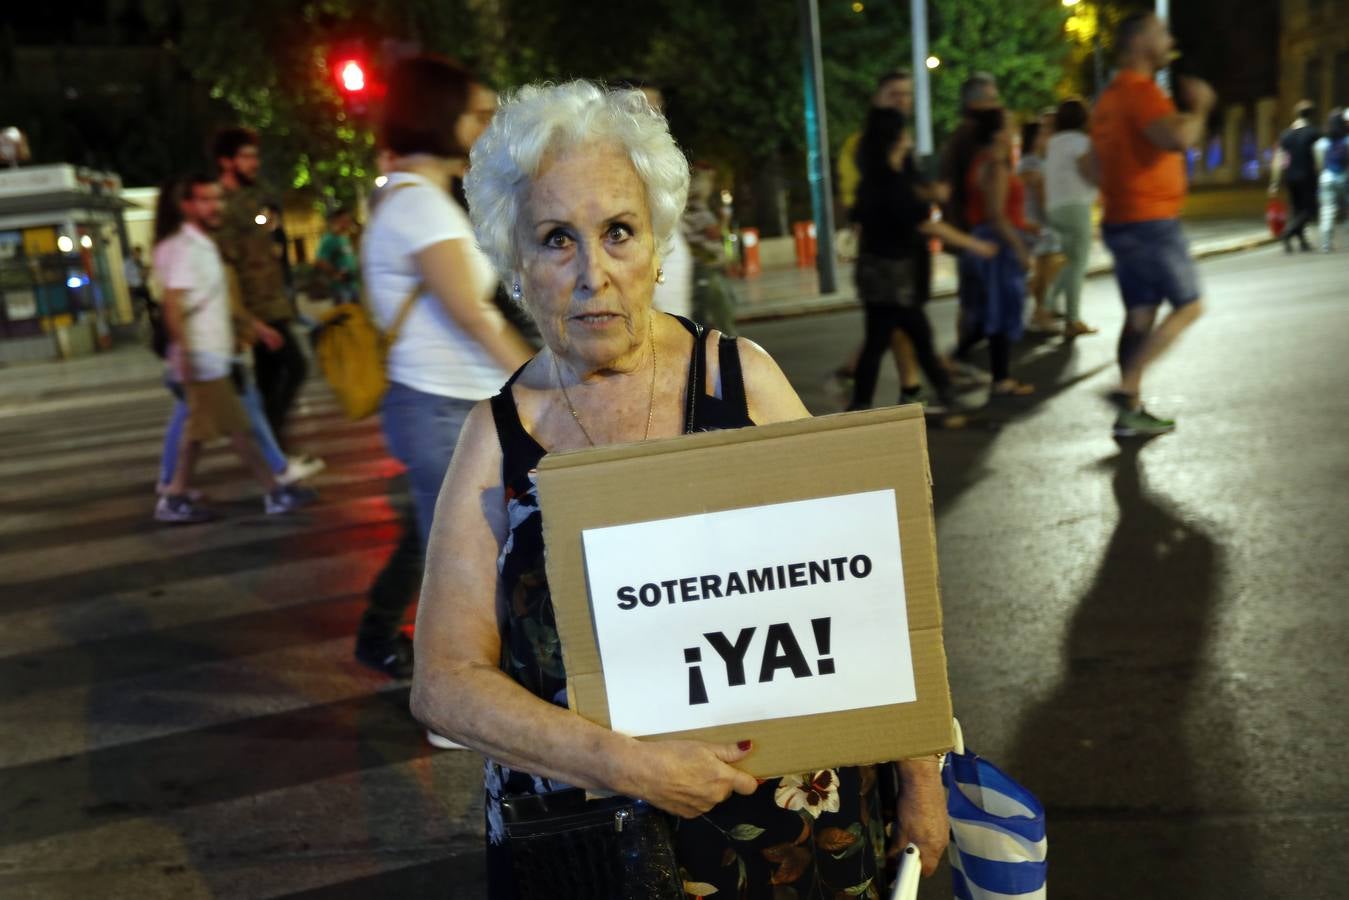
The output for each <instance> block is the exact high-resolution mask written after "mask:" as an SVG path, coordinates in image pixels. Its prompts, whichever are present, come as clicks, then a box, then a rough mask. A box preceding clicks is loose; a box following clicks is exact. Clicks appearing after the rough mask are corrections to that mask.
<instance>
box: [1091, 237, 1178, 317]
mask: <svg viewBox="0 0 1349 900" xmlns="http://www.w3.org/2000/svg"><path fill="white" fill-rule="evenodd" d="M1101 235H1102V237H1104V238H1105V245H1106V246H1107V247H1108V248H1110V254H1111V255H1112V256H1113V257H1115V280H1116V281H1118V282H1119V292H1120V296H1121V297H1122V298H1123V300H1124V306H1125V308H1126V309H1139V308H1144V307H1155V306H1160V305H1161V304H1162V303H1164V302H1168V301H1169V302H1170V303H1171V305H1172V306H1173V307H1176V308H1177V309H1179V308H1180V307H1182V306H1185V305H1186V304H1188V303H1193V302H1194V301H1196V300H1198V299H1199V296H1200V288H1199V271H1198V269H1196V268H1195V265H1194V260H1193V259H1191V258H1190V242H1189V241H1187V240H1186V239H1185V233H1184V232H1183V231H1182V230H1181V227H1180V220H1179V219H1154V220H1152V221H1148V222H1125V223H1122V224H1117V225H1110V224H1105V225H1102V226H1101Z"/></svg>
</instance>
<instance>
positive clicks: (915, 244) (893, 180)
mask: <svg viewBox="0 0 1349 900" xmlns="http://www.w3.org/2000/svg"><path fill="white" fill-rule="evenodd" d="M910 144H911V138H910V133H909V129H908V121H907V119H906V118H905V117H904V114H903V113H901V112H898V111H896V110H893V109H878V108H873V109H872V110H871V111H870V112H869V113H868V115H867V126H866V130H865V131H864V132H863V134H862V139H861V142H860V143H859V145H858V150H857V163H858V168H859V170H860V172H861V176H862V180H861V186H860V188H859V190H858V192H857V197H858V200H857V204H856V206H855V207H854V211H853V219H854V221H855V222H856V223H857V225H858V226H859V227H860V228H861V235H860V237H859V241H858V258H857V266H856V269H855V273H856V275H855V277H856V280H857V296H858V298H859V299H860V300H861V301H862V306H863V309H864V310H865V311H866V337H865V339H864V341H863V344H862V352H861V354H860V355H859V357H858V360H857V371H856V376H855V381H854V383H853V398H852V403H851V405H850V406H849V409H866V408H867V407H869V406H870V405H871V399H872V394H873V393H874V392H875V390H876V377H877V374H878V371H879V369H880V362H881V357H882V356H884V355H885V351H886V350H887V349H888V348H889V347H890V345H891V338H892V336H893V334H894V332H895V331H896V330H898V331H902V332H904V334H905V335H907V336H908V338H909V342H910V343H911V344H912V345H913V349H914V355H915V356H916V358H917V360H918V364H919V366H920V367H921V368H922V370H923V374H924V375H926V376H927V379H928V381H929V382H930V383H931V384H932V388H933V391H934V392H935V393H936V395H937V403H936V404H931V405H929V410H930V411H933V412H945V411H946V410H947V409H949V408H950V406H951V404H952V403H953V402H954V399H955V396H954V392H953V390H952V387H951V378H950V375H949V374H948V373H947V371H946V367H945V366H943V365H942V363H941V361H940V360H939V359H938V358H937V354H936V351H935V350H934V349H933V346H932V326H931V325H930V324H929V323H928V320H927V314H926V313H925V312H924V311H923V307H922V304H921V303H919V302H917V299H916V296H915V289H914V285H915V282H914V278H915V277H916V270H915V255H916V254H918V253H926V252H927V250H926V248H925V247H924V246H923V243H924V241H925V240H926V239H927V238H928V237H938V238H940V239H941V240H943V241H945V242H946V243H947V244H950V245H952V246H954V247H959V248H961V249H964V250H966V251H967V252H970V253H972V254H974V255H976V256H983V257H991V256H993V255H994V254H995V253H996V252H997V248H996V246H994V245H993V244H991V243H989V242H988V241H981V240H976V239H974V238H971V237H970V236H969V235H967V234H965V233H964V232H962V231H959V230H957V229H955V228H953V227H951V226H950V225H947V224H945V223H943V222H931V221H929V217H928V213H929V208H930V204H929V203H928V202H927V201H925V200H923V199H922V198H920V197H919V195H918V192H917V189H916V186H915V185H914V182H913V178H912V177H911V176H910V175H909V174H908V173H907V172H906V171H905V169H904V159H905V157H906V156H907V155H908V152H909V148H910Z"/></svg>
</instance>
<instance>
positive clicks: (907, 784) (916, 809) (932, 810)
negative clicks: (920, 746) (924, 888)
mask: <svg viewBox="0 0 1349 900" xmlns="http://www.w3.org/2000/svg"><path fill="white" fill-rule="evenodd" d="M899 776H900V795H899V827H898V828H896V829H895V842H894V844H893V845H891V847H890V856H897V855H898V854H899V853H900V852H901V851H903V849H904V848H905V847H907V846H908V845H909V844H917V845H918V854H919V857H920V859H921V861H922V864H923V875H924V876H928V875H931V874H932V873H933V872H935V871H937V866H938V865H939V864H940V863H941V856H942V853H944V852H945V851H946V844H947V842H948V841H950V838H951V823H950V820H949V819H948V818H947V816H946V790H945V789H944V788H943V787H942V783H941V765H940V764H939V763H938V762H937V760H936V759H935V758H924V759H908V760H904V761H902V762H900V763H899Z"/></svg>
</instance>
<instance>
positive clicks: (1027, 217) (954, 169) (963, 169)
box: [840, 13, 1344, 438]
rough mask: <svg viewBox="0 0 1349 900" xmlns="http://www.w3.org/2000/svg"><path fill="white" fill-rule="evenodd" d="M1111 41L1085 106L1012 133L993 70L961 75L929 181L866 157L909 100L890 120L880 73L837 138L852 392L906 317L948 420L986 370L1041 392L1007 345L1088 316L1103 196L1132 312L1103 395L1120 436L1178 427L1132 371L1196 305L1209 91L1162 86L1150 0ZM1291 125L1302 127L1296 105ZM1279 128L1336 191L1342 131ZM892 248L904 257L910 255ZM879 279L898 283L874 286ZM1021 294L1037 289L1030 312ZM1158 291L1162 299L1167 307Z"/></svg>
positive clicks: (1085, 329) (1165, 43)
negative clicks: (850, 235) (1108, 61)
mask: <svg viewBox="0 0 1349 900" xmlns="http://www.w3.org/2000/svg"><path fill="white" fill-rule="evenodd" d="M1115 49H1116V53H1117V55H1118V58H1117V66H1118V69H1117V74H1116V75H1115V78H1114V80H1113V81H1112V82H1111V83H1110V84H1109V85H1108V86H1107V87H1106V89H1105V90H1104V91H1103V92H1102V94H1101V96H1100V97H1099V98H1098V99H1097V101H1096V103H1095V104H1094V106H1093V107H1091V108H1088V106H1087V104H1086V103H1085V102H1084V101H1082V100H1080V99H1076V98H1070V99H1068V100H1065V101H1064V102H1063V103H1061V104H1060V105H1059V106H1058V107H1057V108H1054V109H1048V110H1043V111H1041V112H1039V113H1038V114H1037V115H1035V116H1034V117H1032V118H1030V119H1029V120H1028V121H1026V122H1025V123H1024V124H1023V125H1022V126H1021V128H1020V129H1019V132H1018V129H1017V127H1016V120H1015V117H1014V116H1013V115H1012V113H1011V112H1010V111H1008V110H1006V109H1005V108H1004V106H1003V103H1002V99H1001V95H1000V93H999V90H998V85H997V81H996V79H995V78H994V77H993V76H992V75H989V74H986V73H977V74H975V75H974V76H972V77H971V78H969V79H968V80H967V81H966V82H965V84H964V85H963V86H962V88H961V94H960V97H961V105H962V110H961V112H962V116H961V121H960V123H959V125H958V126H957V127H956V128H955V130H954V131H953V133H952V134H951V136H950V139H949V140H948V142H947V144H946V146H945V148H944V149H943V152H942V155H941V160H940V170H939V175H938V180H937V181H936V182H935V183H931V182H927V181H925V180H924V178H923V176H922V175H921V173H920V172H919V171H918V169H917V168H916V167H914V166H913V165H911V164H908V163H897V164H896V166H894V167H887V166H885V165H880V164H876V163H875V161H874V160H875V149H874V148H875V146H876V145H877V143H878V142H879V143H880V144H882V145H883V144H884V143H885V141H886V140H887V139H888V135H889V134H890V133H892V132H894V131H896V129H897V128H898V130H899V131H900V132H903V131H904V129H905V127H906V124H907V122H906V113H907V112H908V110H907V109H904V108H903V107H904V104H902V103H896V104H894V105H893V106H894V109H893V111H892V112H891V113H890V114H889V115H890V116H897V117H898V118H899V122H900V123H901V124H900V125H898V126H896V124H895V122H894V120H893V119H892V118H887V117H886V116H883V115H881V114H880V113H879V112H878V106H879V103H878V101H879V98H883V97H885V96H886V92H887V90H888V89H889V88H890V87H891V85H893V84H894V83H896V81H897V80H899V81H901V83H902V80H904V79H907V75H903V74H898V73H896V74H891V75H887V76H885V77H884V78H882V79H881V81H880V83H879V84H878V86H877V92H876V99H873V102H872V109H871V111H870V112H869V113H868V119H867V126H866V128H865V129H864V131H863V133H862V135H861V137H860V138H859V139H858V140H857V142H856V143H855V145H845V147H844V152H845V154H848V153H851V154H852V157H851V158H847V159H845V160H844V161H843V164H842V166H841V169H840V172H841V176H842V177H841V179H840V180H841V182H842V184H843V185H844V188H845V192H848V193H850V194H852V195H853V196H855V197H856V198H860V199H858V200H856V201H855V202H851V204H850V205H851V209H852V218H853V224H854V228H855V229H860V235H859V238H858V241H859V247H860V248H861V253H860V254H859V258H858V264H857V267H856V269H855V278H856V282H857V292H858V297H859V298H860V299H861V301H862V304H863V308H864V310H865V312H866V339H865V341H864V344H863V352H862V354H861V356H860V358H859V360H858V363H857V366H856V368H855V372H854V377H855V381H854V393H853V400H852V408H864V407H866V406H868V405H870V403H871V400H872V393H873V391H874V385H875V371H876V363H877V361H878V360H879V355H880V353H881V352H882V351H883V349H884V348H885V347H886V346H887V343H888V342H889V340H890V338H891V336H892V335H895V334H898V333H900V332H902V333H903V334H904V336H905V341H904V342H903V347H904V348H905V349H907V348H912V349H913V350H914V351H916V356H917V359H918V361H919V362H920V363H921V366H920V368H921V370H922V373H923V375H924V376H925V377H926V378H927V380H928V382H929V385H930V386H931V388H932V389H933V391H934V392H935V393H936V402H932V401H930V400H929V403H928V405H929V411H930V412H932V413H934V414H937V415H940V416H941V417H942V418H943V421H945V423H946V424H947V425H948V427H949V426H954V425H958V424H960V423H961V422H962V421H963V420H964V417H963V416H961V415H958V413H959V412H960V408H959V407H955V412H956V413H957V415H952V412H953V406H954V405H955V403H956V402H957V401H956V399H955V389H954V388H953V387H952V384H953V383H957V384H960V383H963V384H966V385H968V384H971V383H976V384H977V383H978V382H979V381H985V383H987V384H988V392H989V396H990V399H998V398H1015V397H1026V396H1029V395H1031V394H1033V393H1034V392H1035V390H1036V388H1035V385H1033V384H1030V383H1028V382H1026V381H1023V380H1021V379H1018V378H1016V377H1015V375H1014V373H1013V365H1012V364H1013V357H1014V354H1013V348H1014V347H1015V346H1016V344H1017V342H1018V341H1019V340H1020V339H1021V337H1022V335H1023V333H1024V332H1025V331H1026V330H1027V324H1028V323H1027V320H1028V319H1029V326H1030V327H1031V328H1032V329H1034V330H1035V331H1037V332H1040V333H1042V334H1044V333H1053V334H1059V335H1061V336H1062V338H1063V339H1064V340H1065V341H1073V340H1075V339H1077V338H1079V337H1083V336H1086V335H1091V334H1095V333H1096V331H1097V329H1096V328H1094V327H1092V326H1091V325H1089V324H1087V323H1086V322H1085V321H1083V319H1082V313H1081V297H1082V285H1083V280H1084V278H1085V275H1086V268H1087V261H1088V257H1089V254H1090V250H1091V246H1092V232H1093V224H1092V220H1093V206H1094V204H1095V202H1096V199H1097V196H1098V194H1099V196H1100V199H1101V206H1102V210H1101V235H1102V237H1103V239H1104V242H1105V244H1106V246H1107V247H1108V248H1109V250H1110V252H1111V254H1112V256H1113V257H1114V261H1115V276H1116V280H1117V282H1118V285H1119V292H1120V297H1121V300H1122V301H1123V304H1124V307H1125V311H1126V317H1125V324H1124V327H1123V329H1122V332H1121V335H1120V338H1119V351H1118V362H1119V369H1120V381H1119V384H1118V386H1117V387H1116V389H1114V390H1112V391H1111V392H1110V394H1109V399H1110V401H1111V402H1112V403H1113V404H1114V405H1115V407H1116V408H1117V409H1116V418H1115V422H1114V425H1113V429H1112V430H1113V434H1114V435H1115V436H1116V437H1117V438H1131V437H1140V436H1143V437H1146V436H1153V435H1158V434H1164V433H1166V432H1168V431H1171V430H1172V429H1174V427H1175V422H1174V420H1172V419H1168V418H1163V417H1161V416H1157V415H1154V414H1152V413H1151V412H1149V411H1148V410H1147V409H1146V407H1145V406H1144V405H1143V403H1142V398H1141V392H1142V381H1143V375H1144V372H1145V371H1146V370H1147V368H1148V367H1149V366H1150V365H1151V363H1153V362H1154V361H1155V360H1156V359H1157V358H1158V357H1159V356H1160V355H1161V354H1162V353H1163V352H1164V351H1165V350H1166V349H1167V348H1169V347H1170V346H1171V344H1172V343H1173V342H1174V341H1175V340H1176V339H1177V338H1178V337H1179V336H1180V335H1181V334H1182V333H1183V332H1184V331H1185V329H1186V328H1188V327H1189V326H1190V325H1191V324H1192V323H1193V322H1194V321H1195V319H1196V318H1197V317H1198V316H1199V314H1200V311H1201V309H1202V304H1201V303H1200V293H1201V292H1200V287H1199V279H1198V273H1197V270H1196V268H1195V265H1194V262H1193V260H1192V259H1191V257H1190V253H1189V246H1188V243H1187V241H1186V238H1185V236H1184V233H1183V231H1182V229H1181V225H1180V221H1179V216H1180V210H1181V207H1182V205H1183V203H1184V200H1185V194H1186V190H1187V186H1186V178H1185V170H1184V153H1185V151H1186V150H1187V149H1189V148H1192V147H1194V146H1196V145H1197V144H1198V143H1199V141H1200V140H1201V139H1202V137H1203V134H1204V130H1205V125H1206V122H1207V119H1208V116H1209V114H1210V112H1211V111H1212V109H1213V103H1214V94H1213V91H1212V89H1211V88H1209V86H1208V85H1207V84H1205V83H1204V82H1202V81H1199V80H1197V79H1190V78H1186V79H1181V80H1180V82H1179V85H1178V93H1179V96H1180V98H1181V100H1182V105H1183V107H1184V110H1185V111H1184V112H1181V111H1179V110H1178V109H1177V106H1176V104H1175V103H1174V102H1173V101H1172V99H1171V97H1170V96H1168V95H1167V93H1166V92H1165V91H1163V90H1162V89H1161V88H1160V87H1159V86H1158V84H1157V81H1156V78H1157V74H1158V72H1159V71H1160V70H1161V69H1163V68H1165V67H1166V66H1167V65H1168V64H1169V63H1170V61H1171V59H1172V54H1173V53H1174V49H1175V44H1174V40H1173V38H1172V36H1171V34H1170V31H1169V29H1168V28H1167V25H1166V23H1165V22H1164V21H1163V20H1161V19H1160V18H1158V17H1157V16H1155V15H1151V14H1141V13H1140V14H1137V15H1131V16H1129V17H1127V18H1125V19H1124V20H1123V21H1122V22H1121V23H1120V25H1119V27H1118V30H1117V33H1116V36H1115ZM910 105H911V104H910ZM1295 124H1297V125H1298V127H1300V128H1302V127H1305V126H1306V122H1305V116H1304V118H1303V119H1300V120H1299V123H1295ZM1342 130H1343V129H1342V128H1341V132H1342ZM1300 133H1301V132H1299V134H1300ZM1315 138H1317V139H1319V138H1320V135H1316V136H1315ZM1289 143H1296V144H1297V146H1298V148H1299V149H1300V148H1302V147H1304V146H1305V149H1306V157H1307V159H1310V158H1311V154H1312V152H1313V147H1314V146H1315V147H1319V148H1321V149H1320V150H1319V151H1317V152H1318V153H1319V157H1318V158H1323V159H1326V160H1328V161H1329V162H1327V163H1326V164H1325V165H1324V166H1323V169H1324V170H1325V171H1328V172H1331V173H1332V174H1330V175H1329V176H1327V177H1326V178H1325V180H1324V183H1326V184H1328V185H1330V186H1329V187H1327V188H1326V189H1325V190H1324V191H1323V193H1325V194H1327V195H1329V194H1331V193H1333V192H1334V191H1335V190H1342V185H1343V169H1344V165H1343V153H1342V150H1341V151H1337V150H1336V149H1335V148H1336V147H1342V146H1343V141H1342V138H1341V141H1340V143H1339V144H1335V143H1334V138H1333V136H1332V137H1329V138H1328V139H1326V140H1322V141H1319V142H1318V140H1316V139H1307V138H1298V139H1297V140H1296V141H1290V142H1289ZM1291 155H1292V154H1291V153H1290V158H1291ZM897 158H898V159H902V157H897ZM1336 166H1338V169H1337V168H1336ZM1297 171H1298V172H1299V173H1300V172H1302V171H1310V169H1298V170H1297ZM1336 171H1338V172H1339V173H1340V174H1339V175H1338V176H1337V175H1335V174H1333V173H1334V172H1336ZM854 173H860V178H858V177H856V175H855V174H854ZM1300 177H1301V176H1300ZM1337 178H1338V180H1336V179H1337ZM1300 183H1301V184H1302V187H1300V188H1299V189H1298V191H1299V196H1301V197H1304V198H1305V196H1307V186H1306V181H1305V178H1304V180H1303V181H1302V182H1300ZM1313 193H1314V189H1313ZM881 198H884V199H881ZM847 199H848V198H846V197H845V200H847ZM935 203H940V204H941V208H942V218H943V221H944V223H945V227H946V228H947V229H949V231H948V232H946V233H945V234H942V235H941V237H942V238H943V241H944V242H945V243H946V246H947V249H948V250H951V251H953V252H955V253H956V254H957V259H956V271H957V277H958V296H959V306H958V311H957V320H956V334H957V342H956V345H955V347H954V349H953V350H952V352H951V354H950V356H949V357H947V358H944V359H943V358H939V357H937V356H935V354H933V353H931V352H930V349H929V348H930V328H928V326H927V321H926V316H925V315H923V314H922V303H923V300H924V299H925V298H926V285H927V283H928V276H927V275H925V274H923V275H919V274H917V273H920V272H928V271H930V266H931V260H930V258H928V250H927V246H926V236H928V235H933V234H936V232H935V231H933V230H932V229H931V228H929V227H927V226H926V225H920V222H922V221H923V220H925V219H926V212H927V209H928V207H929V206H930V205H932V204H935ZM1332 218H1333V217H1332ZM899 222H904V223H905V225H904V227H903V228H900V227H898V225H897V223H899ZM1295 224H1296V223H1295ZM1323 233H1326V234H1328V233H1329V229H1323ZM1290 239H1291V238H1290ZM1327 239H1328V238H1327ZM882 248H883V249H882ZM883 258H889V259H890V260H891V263H890V265H889V267H888V269H884V271H885V272H886V277H884V278H883V277H882V276H881V275H880V274H879V273H880V272H881V271H882V270H883V269H882V266H881V264H880V263H879V262H878V259H883ZM895 260H903V261H904V263H905V268H903V269H901V268H900V267H899V266H897V265H895V264H894V261H895ZM882 283H888V284H890V285H894V284H898V285H900V287H899V288H894V287H890V288H889V289H887V290H881V289H880V288H879V285H880V284H882ZM1028 300H1030V301H1033V304H1032V309H1031V310H1030V311H1029V313H1028V311H1027V301H1028ZM1060 302H1062V308H1060V307H1059V304H1060ZM1163 304H1169V305H1170V307H1171V310H1170V312H1169V313H1168V314H1167V315H1165V316H1159V311H1160V308H1161V306H1162V305H1163ZM917 323H921V328H920V327H919V325H918V324H917ZM981 347H986V348H987V363H988V374H987V376H986V379H981V378H979V376H978V374H977V373H978V369H976V368H974V367H973V364H974V363H975V361H976V351H978V350H979V349H980V348H981ZM897 358H898V359H899V364H900V365H899V367H900V376H901V382H900V383H901V386H902V393H901V397H900V401H901V402H908V401H911V400H914V399H919V398H921V396H922V395H921V393H920V392H919V391H918V390H917V387H916V386H914V385H913V384H912V381H916V377H915V376H914V375H911V374H910V372H909V371H908V370H907V369H906V367H905V365H904V363H903V355H902V353H898V352H897Z"/></svg>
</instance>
